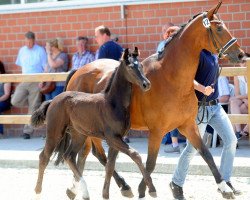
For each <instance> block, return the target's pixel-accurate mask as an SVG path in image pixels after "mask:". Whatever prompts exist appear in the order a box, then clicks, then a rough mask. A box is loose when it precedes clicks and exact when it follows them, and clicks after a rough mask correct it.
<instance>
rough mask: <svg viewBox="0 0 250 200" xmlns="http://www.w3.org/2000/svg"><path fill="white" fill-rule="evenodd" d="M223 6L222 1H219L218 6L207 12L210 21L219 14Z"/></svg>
mask: <svg viewBox="0 0 250 200" xmlns="http://www.w3.org/2000/svg"><path fill="white" fill-rule="evenodd" d="M221 4H222V0H219V2H218V4H217V5H216V6H215V7H213V8H212V9H210V10H209V11H208V12H207V16H208V18H209V19H211V18H212V17H213V15H214V14H216V13H217V12H218V10H219V8H220V6H221Z"/></svg>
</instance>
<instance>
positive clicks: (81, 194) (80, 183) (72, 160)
mask: <svg viewBox="0 0 250 200" xmlns="http://www.w3.org/2000/svg"><path fill="white" fill-rule="evenodd" d="M78 151H79V149H78V150H76V152H71V153H70V155H69V157H67V158H65V159H64V160H65V161H66V162H67V164H68V165H69V167H70V169H71V170H72V172H73V173H74V176H75V179H76V181H77V182H76V185H77V188H78V193H77V195H76V199H79V200H80V199H82V200H89V192H88V189H87V184H86V182H85V180H84V179H83V177H82V175H81V173H80V172H79V170H78V168H77V166H76V155H77V152H78Z"/></svg>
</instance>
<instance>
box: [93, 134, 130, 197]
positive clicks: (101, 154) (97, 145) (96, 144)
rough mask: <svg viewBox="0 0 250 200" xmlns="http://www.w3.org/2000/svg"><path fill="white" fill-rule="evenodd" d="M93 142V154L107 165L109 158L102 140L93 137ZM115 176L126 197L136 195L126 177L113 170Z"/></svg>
mask: <svg viewBox="0 0 250 200" xmlns="http://www.w3.org/2000/svg"><path fill="white" fill-rule="evenodd" d="M92 143H93V145H92V148H93V150H92V152H93V155H94V156H95V157H96V158H97V159H98V160H99V161H100V163H101V164H102V165H103V166H106V164H107V158H106V155H105V151H104V149H103V147H102V140H101V139H99V138H92ZM113 177H114V179H115V181H116V184H117V185H118V187H119V188H120V187H121V194H122V195H123V196H125V197H128V198H132V197H133V196H134V195H133V193H132V190H131V188H130V186H129V185H128V184H127V183H126V182H125V180H124V178H123V177H122V176H120V175H119V174H118V173H117V172H116V171H115V170H114V171H113Z"/></svg>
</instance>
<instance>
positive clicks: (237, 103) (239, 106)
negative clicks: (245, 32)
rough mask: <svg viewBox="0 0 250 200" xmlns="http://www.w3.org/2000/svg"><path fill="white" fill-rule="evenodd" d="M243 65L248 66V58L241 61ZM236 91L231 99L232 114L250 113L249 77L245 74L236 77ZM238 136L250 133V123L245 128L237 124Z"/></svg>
mask: <svg viewBox="0 0 250 200" xmlns="http://www.w3.org/2000/svg"><path fill="white" fill-rule="evenodd" d="M247 57H250V54H248V53H246V57H245V58H247ZM240 66H241V67H246V59H243V62H242V63H240ZM234 92H235V96H234V97H232V98H231V99H230V106H231V113H232V114H248V96H247V92H248V88H247V78H246V77H245V76H235V77H234ZM235 131H236V133H235V134H236V137H237V138H238V139H240V138H241V137H242V136H246V135H249V133H248V132H249V130H248V125H246V126H245V127H244V128H243V129H242V128H241V125H240V124H235Z"/></svg>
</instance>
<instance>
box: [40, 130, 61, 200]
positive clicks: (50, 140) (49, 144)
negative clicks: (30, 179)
mask: <svg viewBox="0 0 250 200" xmlns="http://www.w3.org/2000/svg"><path fill="white" fill-rule="evenodd" d="M56 135H57V136H58V137H54V136H56ZM61 138H62V136H61V132H60V130H59V131H56V132H54V131H50V130H49V129H47V137H46V143H45V146H44V149H43V150H42V152H41V153H40V155H39V172H38V178H37V183H36V187H35V193H36V196H37V199H39V195H40V193H41V191H42V182H43V175H44V171H45V169H46V167H47V165H48V163H49V159H50V157H51V155H52V153H53V151H54V149H55V147H56V145H57V144H58V143H59V142H60V139H61Z"/></svg>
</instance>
